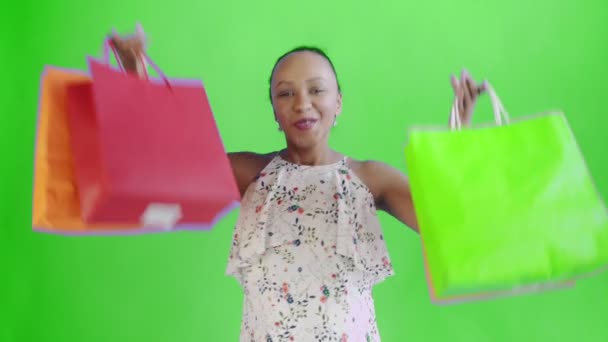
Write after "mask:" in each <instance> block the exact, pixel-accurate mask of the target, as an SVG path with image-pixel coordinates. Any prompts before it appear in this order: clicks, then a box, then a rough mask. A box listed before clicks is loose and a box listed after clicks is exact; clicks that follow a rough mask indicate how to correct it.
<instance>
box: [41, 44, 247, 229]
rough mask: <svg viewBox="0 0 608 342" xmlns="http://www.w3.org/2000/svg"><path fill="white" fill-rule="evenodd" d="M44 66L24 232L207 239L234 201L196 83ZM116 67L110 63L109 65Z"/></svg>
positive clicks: (92, 67)
mask: <svg viewBox="0 0 608 342" xmlns="http://www.w3.org/2000/svg"><path fill="white" fill-rule="evenodd" d="M111 51H113V52H114V54H115V55H116V51H115V49H114V48H113V46H112V44H111V41H110V40H106V41H105V42H104V55H103V58H102V59H100V60H99V59H94V58H91V57H89V58H87V60H88V67H89V68H88V70H87V71H79V70H68V69H63V68H59V67H54V66H47V67H46V68H45V70H44V72H43V74H42V78H41V84H40V104H39V112H38V127H37V133H36V151H35V172H34V173H35V177H34V193H33V212H32V225H33V229H34V230H35V231H44V232H51V233H61V234H122V233H128V234H138V233H146V232H155V231H167V230H178V229H211V228H212V227H213V225H214V224H215V223H216V222H217V221H218V220H219V219H221V218H222V217H223V216H224V215H225V214H227V213H228V212H229V211H230V210H231V209H233V208H234V207H235V206H237V205H238V203H239V201H240V194H239V191H238V187H237V185H236V181H235V179H234V175H233V173H232V169H231V167H230V163H229V160H228V157H227V155H226V152H225V149H224V146H223V144H222V141H221V138H220V135H219V132H218V129H217V125H216V123H215V120H214V117H213V113H212V110H211V106H210V104H209V100H208V98H207V95H206V92H205V88H204V86H203V83H202V82H201V81H197V80H174V79H169V78H167V77H166V76H165V75H164V74H163V73H162V71H161V70H160V69H159V68H158V67H157V66H156V65H155V64H154V63H153V62H152V61H151V60H150V59H149V58H148V57H147V56H144V57H145V58H146V60H147V62H148V63H149V65H150V66H152V67H153V68H154V69H155V71H156V73H157V74H158V76H159V77H158V78H152V77H147V75H146V77H144V78H139V77H136V76H134V75H131V74H128V73H126V72H125V71H124V69H123V68H122V66H121V65H120V63H118V68H117V67H114V66H112V65H111V64H110V52H111ZM117 60H118V58H117Z"/></svg>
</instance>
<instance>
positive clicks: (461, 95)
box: [451, 70, 487, 126]
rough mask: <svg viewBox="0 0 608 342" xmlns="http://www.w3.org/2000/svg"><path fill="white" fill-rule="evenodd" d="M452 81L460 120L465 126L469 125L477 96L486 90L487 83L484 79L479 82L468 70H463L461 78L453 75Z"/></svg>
mask: <svg viewBox="0 0 608 342" xmlns="http://www.w3.org/2000/svg"><path fill="white" fill-rule="evenodd" d="M451 82H452V88H453V89H454V95H455V96H456V103H457V104H458V112H459V113H460V122H461V123H462V125H463V126H465V125H468V124H470V123H471V117H472V115H473V109H474V108H475V103H476V102H477V98H478V97H479V95H481V94H482V93H483V92H484V91H486V88H487V83H486V82H485V81H484V82H483V83H481V84H477V83H476V82H475V81H474V80H473V78H472V77H471V75H470V74H469V72H468V71H467V70H462V74H461V77H460V79H458V78H456V76H454V75H452V77H451Z"/></svg>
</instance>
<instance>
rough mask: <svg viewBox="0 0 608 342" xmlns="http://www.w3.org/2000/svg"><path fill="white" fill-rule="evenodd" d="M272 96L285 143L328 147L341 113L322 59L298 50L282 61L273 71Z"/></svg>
mask: <svg viewBox="0 0 608 342" xmlns="http://www.w3.org/2000/svg"><path fill="white" fill-rule="evenodd" d="M271 94H272V102H273V108H274V113H275V119H276V120H277V122H278V123H279V125H280V127H281V128H282V130H283V131H284V132H285V136H286V138H287V141H288V144H291V145H293V146H295V147H297V148H300V149H308V148H312V147H314V146H316V145H318V144H321V143H325V144H327V139H328V135H329V131H330V129H331V127H332V126H333V124H334V121H335V118H336V116H338V115H339V114H340V112H341V110H342V95H341V94H340V92H339V91H338V84H337V81H336V77H335V75H334V72H333V70H332V68H331V65H330V64H329V62H328V61H327V60H326V59H325V58H324V57H323V56H320V55H318V54H316V53H314V52H309V51H299V52H294V53H292V54H290V55H288V56H286V57H285V58H283V59H282V60H281V61H280V62H279V64H278V65H277V67H276V68H275V71H274V74H273V77H272V83H271Z"/></svg>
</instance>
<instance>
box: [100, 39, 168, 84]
mask: <svg viewBox="0 0 608 342" xmlns="http://www.w3.org/2000/svg"><path fill="white" fill-rule="evenodd" d="M110 50H112V53H113V54H114V58H115V59H116V62H117V64H118V67H119V68H120V71H122V72H125V69H124V67H123V65H122V63H120V58H118V52H117V51H116V48H115V47H114V44H112V41H111V39H109V38H108V39H106V40H105V41H104V44H103V62H104V63H105V64H110ZM140 58H141V62H142V64H143V65H144V75H145V77H146V80H149V79H150V78H149V75H148V72H147V69H146V67H145V66H146V63H148V64H149V65H150V66H151V67H152V68H153V69H154V71H156V73H157V74H158V76H159V77H160V78H161V79H162V80H163V81H164V82H165V84H166V85H167V87H169V88H171V84H170V83H169V79H168V78H167V76H166V75H165V73H164V72H162V71H161V70H160V68H159V67H158V65H156V63H154V61H153V60H152V59H151V58H150V57H149V56H148V55H147V54H145V53H144V54H143V56H140Z"/></svg>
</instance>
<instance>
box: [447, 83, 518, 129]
mask: <svg viewBox="0 0 608 342" xmlns="http://www.w3.org/2000/svg"><path fill="white" fill-rule="evenodd" d="M486 92H487V93H488V95H489V96H490V101H491V102H492V109H493V111H494V120H495V121H496V124H497V125H499V126H500V125H503V123H504V124H508V123H509V113H507V111H506V110H505V107H504V106H503V105H502V102H501V101H500V98H498V95H496V91H495V90H494V88H493V87H492V85H490V83H487V82H486ZM450 128H451V129H457V130H460V129H461V128H462V122H461V121H460V111H459V109H458V101H457V98H454V102H453V104H452V112H451V113H450Z"/></svg>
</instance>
